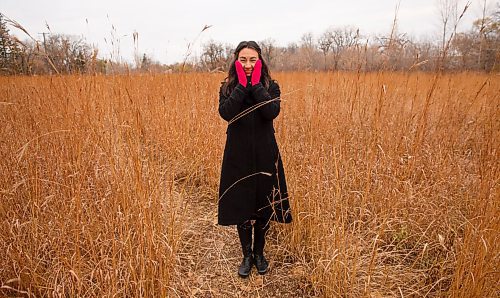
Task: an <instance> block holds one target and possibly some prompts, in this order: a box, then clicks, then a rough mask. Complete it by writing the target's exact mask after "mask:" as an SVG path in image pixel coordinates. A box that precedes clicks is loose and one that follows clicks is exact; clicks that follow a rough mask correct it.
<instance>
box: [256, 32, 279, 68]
mask: <svg viewBox="0 0 500 298" xmlns="http://www.w3.org/2000/svg"><path fill="white" fill-rule="evenodd" d="M259 45H260V48H261V49H262V56H263V57H264V59H265V61H266V62H267V63H268V64H269V66H271V67H273V66H274V58H275V56H276V52H277V51H276V50H277V49H276V41H275V40H274V39H272V38H266V39H264V40H262V41H260V42H259Z"/></svg>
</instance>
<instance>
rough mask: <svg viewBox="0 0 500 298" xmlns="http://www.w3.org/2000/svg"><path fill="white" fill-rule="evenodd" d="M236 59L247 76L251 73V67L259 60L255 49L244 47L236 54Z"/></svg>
mask: <svg viewBox="0 0 500 298" xmlns="http://www.w3.org/2000/svg"><path fill="white" fill-rule="evenodd" d="M238 60H239V61H240V62H241V64H242V65H243V69H244V70H245V74H246V75H247V76H249V75H251V74H252V70H253V67H254V65H255V62H257V60H259V53H257V51H256V50H254V49H250V48H244V49H242V50H241V51H240V53H239V54H238Z"/></svg>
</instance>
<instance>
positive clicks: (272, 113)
mask: <svg viewBox="0 0 500 298" xmlns="http://www.w3.org/2000/svg"><path fill="white" fill-rule="evenodd" d="M252 93H253V97H254V98H255V102H256V103H260V102H263V101H268V100H271V99H278V100H276V101H272V102H270V103H267V104H265V105H264V106H262V107H260V108H259V110H260V113H261V115H262V116H264V118H266V119H268V120H273V119H274V118H276V117H278V115H279V113H280V99H279V97H280V95H281V91H280V87H279V85H278V83H276V81H272V82H271V84H270V85H269V91H267V90H266V88H264V86H263V85H262V83H258V84H257V85H255V86H253V90H252Z"/></svg>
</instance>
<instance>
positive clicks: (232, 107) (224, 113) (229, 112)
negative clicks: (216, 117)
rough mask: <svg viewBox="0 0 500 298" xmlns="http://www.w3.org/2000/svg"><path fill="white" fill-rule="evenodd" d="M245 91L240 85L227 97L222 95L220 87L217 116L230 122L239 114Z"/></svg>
mask: <svg viewBox="0 0 500 298" xmlns="http://www.w3.org/2000/svg"><path fill="white" fill-rule="evenodd" d="M245 93H246V90H245V88H244V87H243V86H241V85H240V84H238V85H236V87H235V88H234V89H233V92H231V95H229V97H227V96H225V95H224V94H223V93H222V86H221V88H220V90H219V114H220V116H221V117H222V119H224V120H226V121H230V120H231V119H233V118H234V116H236V115H238V113H240V112H241V108H242V105H243V100H244V98H245Z"/></svg>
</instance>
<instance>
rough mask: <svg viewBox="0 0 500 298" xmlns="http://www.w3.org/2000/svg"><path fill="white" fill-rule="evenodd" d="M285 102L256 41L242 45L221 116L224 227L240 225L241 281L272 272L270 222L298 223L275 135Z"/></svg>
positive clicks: (232, 66)
mask: <svg viewBox="0 0 500 298" xmlns="http://www.w3.org/2000/svg"><path fill="white" fill-rule="evenodd" d="M279 97H280V88H279V86H278V83H277V82H276V81H275V80H272V79H271V76H270V74H269V69H268V67H267V65H266V63H265V61H264V60H263V59H262V55H261V49H260V47H259V46H258V45H257V43H256V42H254V41H242V42H240V43H239V44H238V46H237V47H236V50H235V52H234V58H233V61H232V62H231V64H230V68H229V74H228V77H227V78H226V80H225V81H224V82H223V83H222V86H221V88H220V91H219V114H220V116H221V117H222V118H223V119H224V120H226V121H228V127H227V131H226V134H227V139H226V145H225V148H224V157H223V159H222V171H221V179H220V186H219V203H218V204H219V205H218V223H219V224H220V225H236V226H237V230H238V236H239V238H240V242H241V248H242V251H243V260H242V262H241V265H240V267H239V270H238V274H239V275H240V276H241V277H247V276H248V275H249V274H250V271H251V269H252V266H253V265H254V264H255V267H256V268H257V271H258V272H259V274H265V273H266V272H267V269H268V262H267V260H266V258H265V257H264V245H265V236H266V232H267V230H268V229H269V225H270V221H271V220H273V221H277V222H282V223H290V222H291V221H292V216H291V213H290V204H289V201H288V193H287V187H286V181H285V173H284V170H283V163H282V161H281V157H280V153H279V150H278V145H277V143H276V138H275V136H274V126H273V120H274V119H275V118H276V117H277V116H278V114H279V112H280V100H279ZM252 229H253V232H254V237H253V248H252Z"/></svg>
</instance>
